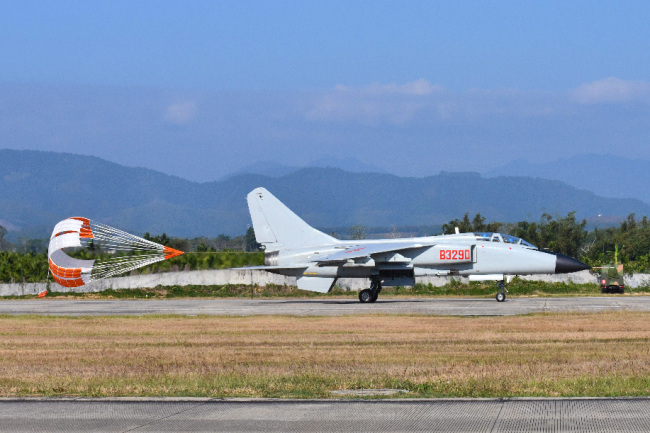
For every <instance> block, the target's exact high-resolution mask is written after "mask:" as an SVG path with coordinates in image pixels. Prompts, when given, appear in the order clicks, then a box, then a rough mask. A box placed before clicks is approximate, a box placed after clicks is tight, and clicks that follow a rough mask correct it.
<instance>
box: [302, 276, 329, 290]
mask: <svg viewBox="0 0 650 433" xmlns="http://www.w3.org/2000/svg"><path fill="white" fill-rule="evenodd" d="M296 282H297V283H298V288H299V289H300V290H308V291H310V292H319V293H328V292H329V291H330V290H332V287H333V286H334V283H335V282H336V278H328V277H305V276H300V277H297V278H296Z"/></svg>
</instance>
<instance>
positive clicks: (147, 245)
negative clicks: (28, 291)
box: [47, 217, 183, 287]
mask: <svg viewBox="0 0 650 433" xmlns="http://www.w3.org/2000/svg"><path fill="white" fill-rule="evenodd" d="M64 249H66V250H68V252H70V250H72V251H73V252H74V251H77V250H80V251H86V252H91V253H93V254H92V255H95V256H96V257H97V258H95V259H92V260H84V259H80V258H75V257H71V256H70V255H68V253H66V251H64ZM181 254H183V252H182V251H178V250H175V249H173V248H169V247H166V246H164V245H160V244H157V243H155V242H151V241H148V240H146V239H143V238H141V237H138V236H134V235H132V234H129V233H126V232H123V231H122V230H118V229H116V228H113V227H109V226H107V225H104V224H100V223H98V222H95V221H92V220H90V219H88V218H81V217H73V218H68V219H65V220H63V221H61V222H59V223H58V224H57V225H56V226H55V227H54V230H53V231H52V237H51V238H50V245H49V247H48V250H47V257H48V260H49V263H50V272H51V273H52V276H53V277H54V280H55V281H56V282H57V283H59V284H60V285H62V286H64V287H79V286H83V285H84V284H88V283H90V282H91V281H96V280H101V279H102V278H108V277H112V276H114V275H118V274H122V273H124V272H129V271H132V270H134V269H137V268H141V267H143V266H147V265H150V264H152V263H156V262H160V261H163V260H166V259H170V258H172V257H176V256H178V255H181ZM86 255H88V254H86Z"/></svg>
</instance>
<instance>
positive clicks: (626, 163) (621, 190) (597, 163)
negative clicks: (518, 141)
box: [484, 154, 650, 203]
mask: <svg viewBox="0 0 650 433" xmlns="http://www.w3.org/2000/svg"><path fill="white" fill-rule="evenodd" d="M484 174H485V175H486V176H487V177H497V176H527V177H539V178H544V179H554V180H560V181H562V182H565V183H567V184H569V185H572V186H575V187H577V188H582V189H587V190H589V191H593V192H594V193H595V194H597V195H601V196H603V197H613V198H625V197H634V198H637V199H639V200H642V201H644V202H646V203H650V188H648V185H649V184H650V161H646V160H643V159H631V158H626V157H623V156H617V155H595V154H585V155H576V156H573V157H571V158H564V159H559V160H557V161H552V162H547V163H531V162H528V161H525V160H518V161H513V162H511V163H509V164H507V165H505V166H503V167H498V168H496V169H494V170H490V171H488V172H485V173H484Z"/></svg>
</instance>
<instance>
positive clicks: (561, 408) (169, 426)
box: [0, 398, 650, 433]
mask: <svg viewBox="0 0 650 433" xmlns="http://www.w3.org/2000/svg"><path fill="white" fill-rule="evenodd" d="M0 431H12V432H43V431H48V432H63V431H65V432H68V431H85V432H150V431H157V432H171V431H173V432H208V431H210V432H212V431H220V432H345V431H354V432H361V431H364V432H366V431H367V432H370V431H381V432H406V431H408V432H425V431H426V432H454V433H461V432H474V433H476V432H492V433H497V432H614V431H615V432H647V431H650V400H649V399H645V398H632V399H598V398H596V399H506V400H500V399H478V400H461V399H459V400H456V399H450V400H444V399H443V400H438V399H434V400H394V399H393V400H374V401H373V400H371V401H367V400H366V401H359V400H316V401H313V400H312V401H301V400H252V401H236V400H228V401H223V400H211V399H158V400H157V399H77V400H66V399H61V400H58V399H49V400H44V399H43V400H41V399H25V400H21V399H6V400H0Z"/></svg>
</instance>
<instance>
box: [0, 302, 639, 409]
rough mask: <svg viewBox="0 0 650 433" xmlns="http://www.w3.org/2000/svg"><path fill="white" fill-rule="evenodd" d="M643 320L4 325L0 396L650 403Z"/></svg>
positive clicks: (18, 320) (618, 315)
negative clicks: (394, 396)
mask: <svg viewBox="0 0 650 433" xmlns="http://www.w3.org/2000/svg"><path fill="white" fill-rule="evenodd" d="M649 342H650V314H648V313H637V312H606V313H598V314H561V315H560V314H553V315H549V314H541V315H531V316H516V317H436V316H376V315H371V316H343V317H277V316H272V317H270V316H255V317H179V316H144V317H81V318H70V317H37V316H21V317H10V316H2V317H0V395H1V396H36V395H45V396H212V397H235V396H240V397H298V398H301V397H305V398H306V397H325V398H328V397H332V395H331V394H330V392H329V391H331V390H340V389H360V388H401V389H407V390H409V391H410V393H409V394H407V396H409V397H431V396H447V397H505V396H610V395H650V344H649Z"/></svg>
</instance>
